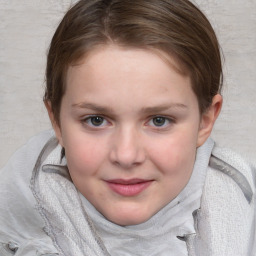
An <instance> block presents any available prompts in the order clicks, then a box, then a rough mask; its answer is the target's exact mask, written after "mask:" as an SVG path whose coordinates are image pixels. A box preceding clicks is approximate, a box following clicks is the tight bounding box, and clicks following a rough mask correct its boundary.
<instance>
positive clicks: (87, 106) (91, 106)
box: [72, 102, 112, 112]
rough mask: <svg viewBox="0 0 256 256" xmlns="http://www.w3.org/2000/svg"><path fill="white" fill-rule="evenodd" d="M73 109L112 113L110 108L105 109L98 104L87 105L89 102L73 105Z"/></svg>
mask: <svg viewBox="0 0 256 256" xmlns="http://www.w3.org/2000/svg"><path fill="white" fill-rule="evenodd" d="M72 107H74V108H87V109H90V110H94V111H96V112H112V109H111V108H108V107H105V106H100V105H98V104H92V103H87V102H81V103H77V104H72Z"/></svg>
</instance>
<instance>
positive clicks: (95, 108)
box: [72, 102, 188, 113]
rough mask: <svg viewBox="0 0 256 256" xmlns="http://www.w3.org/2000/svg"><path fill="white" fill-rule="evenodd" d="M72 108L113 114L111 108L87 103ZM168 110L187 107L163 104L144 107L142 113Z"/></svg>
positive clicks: (185, 107) (186, 107)
mask: <svg viewBox="0 0 256 256" xmlns="http://www.w3.org/2000/svg"><path fill="white" fill-rule="evenodd" d="M72 107H74V108H82V109H83V108H85V109H90V110H93V111H95V112H101V113H113V112H114V110H113V109H112V108H109V107H106V106H101V105H98V104H94V103H87V102H81V103H77V104H72ZM169 109H181V110H183V109H184V110H185V109H188V106H187V105H185V104H182V103H170V104H163V105H157V106H150V107H144V108H142V110H141V112H142V113H156V112H161V111H166V110H169Z"/></svg>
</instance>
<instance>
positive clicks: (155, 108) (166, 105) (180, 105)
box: [142, 103, 188, 113]
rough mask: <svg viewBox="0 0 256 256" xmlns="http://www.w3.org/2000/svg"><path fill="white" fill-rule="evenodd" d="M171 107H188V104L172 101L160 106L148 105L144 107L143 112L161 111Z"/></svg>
mask: <svg viewBox="0 0 256 256" xmlns="http://www.w3.org/2000/svg"><path fill="white" fill-rule="evenodd" d="M169 109H181V110H182V109H184V110H185V109H188V106H187V105H185V104H182V103H170V104H163V105H158V106H152V107H146V108H143V109H142V112H143V113H152V112H161V111H165V110H169Z"/></svg>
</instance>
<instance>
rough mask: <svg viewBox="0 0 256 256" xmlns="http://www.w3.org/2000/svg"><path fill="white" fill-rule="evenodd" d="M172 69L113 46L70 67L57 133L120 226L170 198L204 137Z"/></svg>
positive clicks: (77, 178)
mask: <svg viewBox="0 0 256 256" xmlns="http://www.w3.org/2000/svg"><path fill="white" fill-rule="evenodd" d="M170 63H172V64H173V65H171V64H170ZM175 65H176V63H175V61H174V60H172V59H170V58H169V61H168V62H167V61H166V60H164V58H162V57H161V56H160V55H159V54H157V53H156V52H154V51H153V50H141V49H129V48H128V49H127V48H120V47H118V46H114V45H109V46H104V47H101V48H97V49H95V50H94V51H93V52H91V53H90V55H89V56H87V57H86V58H84V59H83V60H82V61H81V62H80V63H79V64H77V65H74V66H71V67H70V68H69V70H68V73H67V88H66V92H65V95H64V96H63V99H62V105H61V111H60V127H59V126H57V125H55V131H56V135H57V137H58V139H59V142H60V144H61V145H62V146H63V147H64V148H65V153H66V158H67V163H68V168H69V171H70V175H71V178H72V180H73V182H74V184H75V186H76V187H77V189H78V190H79V191H80V192H81V193H82V194H83V195H84V196H85V197H86V198H87V199H88V200H89V201H90V203H91V204H93V205H94V207H95V208H96V209H97V210H98V211H99V212H101V213H102V214H103V215H104V216H105V217H106V218H107V219H109V220H110V221H112V222H114V223H116V224H119V225H135V224H139V223H142V222H144V221H146V220H148V219H149V218H150V217H152V216H153V215H154V214H155V213H157V212H158V211H159V210H160V209H161V208H163V207H164V206H165V205H166V204H168V203H169V202H170V201H172V200H173V199H174V198H175V197H176V196H177V195H178V194H179V193H180V192H181V190H182V189H183V188H184V187H185V186H186V184H187V183H188V181H189V178H190V176H191V173H192V170H193V165H194V161H195V154H196V148H197V147H198V146H199V145H200V144H202V143H203V142H204V141H205V140H206V137H207V136H203V135H202V134H201V133H203V132H202V130H203V128H201V126H202V119H201V117H200V114H199V108H198V101H197V98H196V96H195V94H194V93H193V91H192V89H191V81H190V78H189V77H187V76H184V75H181V74H180V73H178V72H177V69H175V68H173V66H175Z"/></svg>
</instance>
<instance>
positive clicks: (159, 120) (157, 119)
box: [153, 117, 165, 126]
mask: <svg viewBox="0 0 256 256" xmlns="http://www.w3.org/2000/svg"><path fill="white" fill-rule="evenodd" d="M153 123H154V125H155V126H162V125H164V123H165V118H164V117H155V118H154V119H153Z"/></svg>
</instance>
